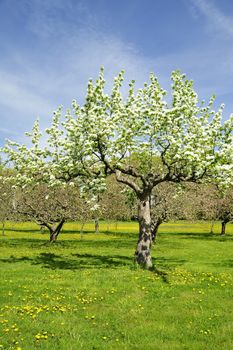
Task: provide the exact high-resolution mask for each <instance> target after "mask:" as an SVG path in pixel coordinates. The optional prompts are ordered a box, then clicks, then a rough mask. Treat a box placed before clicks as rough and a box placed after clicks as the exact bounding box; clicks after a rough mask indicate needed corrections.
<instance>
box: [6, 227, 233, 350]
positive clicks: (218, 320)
mask: <svg viewBox="0 0 233 350" xmlns="http://www.w3.org/2000/svg"><path fill="white" fill-rule="evenodd" d="M210 226H211V225H210V223H202V222H198V223H189V222H181V221H180V222H176V223H167V224H164V225H162V226H161V228H160V231H159V237H158V242H157V244H156V245H155V247H154V248H153V256H154V262H155V264H156V267H157V271H154V272H152V271H143V270H140V269H136V268H135V266H134V262H133V253H134V248H135V244H136V241H137V224H136V223H133V222H132V223H118V224H117V225H116V224H115V223H111V225H110V226H109V223H101V224H100V231H101V233H99V234H95V233H94V231H93V229H94V225H93V223H88V224H86V225H85V227H84V234H83V235H80V225H79V224H75V223H69V224H66V225H65V227H64V230H63V232H62V233H61V235H60V236H59V238H58V242H57V243H56V244H52V245H51V244H49V243H48V233H40V232H39V231H38V226H36V225H34V224H31V223H24V224H19V223H18V224H14V223H8V224H7V227H6V232H5V235H6V236H4V237H0V273H1V285H0V305H1V310H0V344H1V345H0V349H5V350H6V349H7V350H8V349H18V350H19V349H22V350H34V349H45V350H46V349H49V350H63V349H64V350H79V349H87V350H91V349H92V350H94V349H95V350H97V349H98V350H102V349H109V350H111V349H132V350H134V349H151V350H157V349H158V350H159V349H161V350H165V349H167V350H173V349H177V350H178V349H179V350H181V349H187V350H205V349H206V350H210V349H214V350H230V349H232V339H233V314H232V302H233V301H232V297H233V288H232V286H233V272H232V267H233V253H232V252H233V225H229V226H228V228H227V235H226V237H223V238H222V237H220V235H219V232H220V224H219V223H217V224H215V226H214V234H210V233H209V232H210ZM107 231H110V232H107Z"/></svg>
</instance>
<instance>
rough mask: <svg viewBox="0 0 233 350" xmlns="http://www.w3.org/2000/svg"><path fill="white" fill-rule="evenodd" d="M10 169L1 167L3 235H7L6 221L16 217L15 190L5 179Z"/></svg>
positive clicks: (0, 193) (0, 218)
mask: <svg viewBox="0 0 233 350" xmlns="http://www.w3.org/2000/svg"><path fill="white" fill-rule="evenodd" d="M8 173H9V172H8V171H7V170H3V169H1V174H2V176H1V178H0V222H1V223H2V235H3V236H4V235H5V223H6V221H7V220H12V219H14V216H13V199H14V190H13V188H12V186H11V184H10V183H9V182H7V181H5V178H6V177H7V176H8Z"/></svg>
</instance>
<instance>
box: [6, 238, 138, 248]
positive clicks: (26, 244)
mask: <svg viewBox="0 0 233 350" xmlns="http://www.w3.org/2000/svg"><path fill="white" fill-rule="evenodd" d="M93 244H94V246H95V247H96V248H100V249H101V248H106V249H111V248H116V249H121V248H127V249H131V248H132V246H134V245H135V244H136V240H135V238H134V239H133V238H132V239H128V240H125V239H116V240H110V239H108V237H107V236H106V239H103V237H101V238H99V239H96V240H93V239H87V237H85V238H83V239H77V237H76V238H74V239H65V240H63V239H62V235H61V236H59V238H58V240H57V241H56V242H55V243H50V242H49V237H48V236H47V237H45V238H41V239H38V238H8V237H6V239H4V240H0V247H17V248H20V247H21V248H30V249H42V248H44V247H54V248H58V249H63V248H71V249H79V247H80V246H81V247H85V248H92V247H93Z"/></svg>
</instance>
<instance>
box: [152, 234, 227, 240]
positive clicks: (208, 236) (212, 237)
mask: <svg viewBox="0 0 233 350" xmlns="http://www.w3.org/2000/svg"><path fill="white" fill-rule="evenodd" d="M159 235H161V236H163V235H164V236H165V235H166V236H169V237H174V236H177V237H180V238H181V239H200V240H211V241H226V240H233V235H225V236H221V235H220V234H219V233H205V232H203V233H195V232H190V233H189V232H188V233H187V232H161V233H159Z"/></svg>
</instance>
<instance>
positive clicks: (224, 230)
mask: <svg viewBox="0 0 233 350" xmlns="http://www.w3.org/2000/svg"><path fill="white" fill-rule="evenodd" d="M227 223H228V221H222V229H221V236H224V235H225V234H226V224H227Z"/></svg>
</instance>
